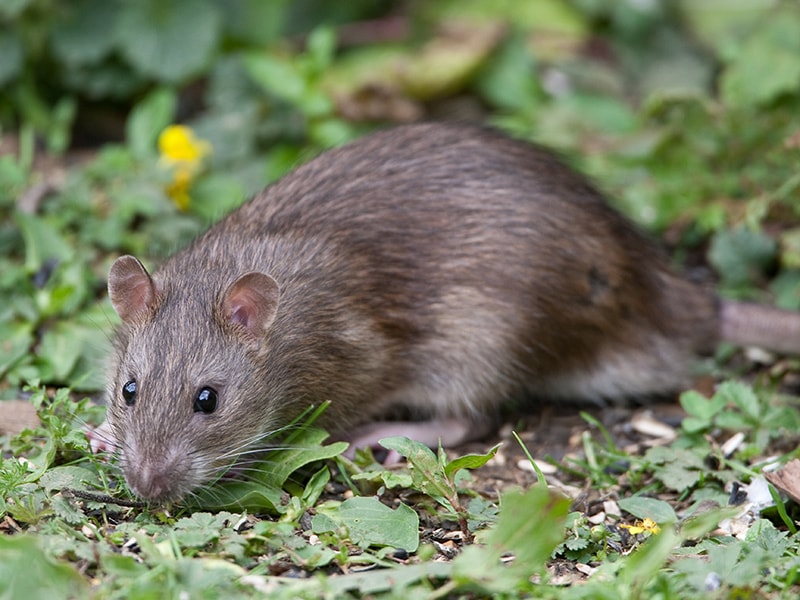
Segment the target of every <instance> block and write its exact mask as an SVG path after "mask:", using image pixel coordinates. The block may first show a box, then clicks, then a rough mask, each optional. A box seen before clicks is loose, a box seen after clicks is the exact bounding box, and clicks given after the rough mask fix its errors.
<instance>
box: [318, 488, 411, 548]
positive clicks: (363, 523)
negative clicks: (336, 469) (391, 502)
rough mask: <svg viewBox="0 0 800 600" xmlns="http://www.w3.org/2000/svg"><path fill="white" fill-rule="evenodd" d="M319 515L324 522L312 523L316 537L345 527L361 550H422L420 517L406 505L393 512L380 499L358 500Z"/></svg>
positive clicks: (326, 510)
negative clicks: (317, 534) (333, 526)
mask: <svg viewBox="0 0 800 600" xmlns="http://www.w3.org/2000/svg"><path fill="white" fill-rule="evenodd" d="M319 512H320V514H321V515H324V518H320V519H317V517H315V518H314V519H312V521H311V524H312V530H313V531H314V533H326V532H329V531H335V529H336V528H331V523H334V524H335V525H336V526H337V528H338V526H344V527H346V528H347V532H348V533H349V535H350V539H351V540H352V541H353V543H355V544H357V545H359V546H361V547H362V548H367V547H369V546H389V547H392V548H402V549H404V550H406V551H407V552H416V550H417V548H418V547H419V517H418V516H417V513H416V512H415V511H413V510H412V509H411V508H409V507H408V506H406V505H405V504H400V505H399V506H398V507H397V509H396V510H392V509H391V508H389V507H388V506H386V505H385V504H383V503H382V502H381V501H380V500H378V499H377V498H374V497H367V498H364V497H358V496H357V497H355V498H349V499H347V500H345V501H344V502H342V503H341V504H340V505H337V506H335V507H332V508H331V507H329V508H327V509H324V510H323V509H322V508H320V509H319Z"/></svg>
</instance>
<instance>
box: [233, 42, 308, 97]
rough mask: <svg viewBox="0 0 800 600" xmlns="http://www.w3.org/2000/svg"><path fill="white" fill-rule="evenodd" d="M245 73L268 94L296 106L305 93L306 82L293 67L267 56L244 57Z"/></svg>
mask: <svg viewBox="0 0 800 600" xmlns="http://www.w3.org/2000/svg"><path fill="white" fill-rule="evenodd" d="M244 65H245V68H246V69H247V73H248V74H249V75H250V77H252V78H253V81H255V82H256V83H257V84H258V85H259V86H261V88H262V89H263V90H264V91H265V92H268V93H269V94H271V95H273V96H275V97H276V98H280V99H281V100H284V101H285V102H288V103H289V104H291V105H292V106H297V105H299V104H301V102H302V101H303V96H304V95H305V93H306V81H305V79H304V78H303V76H302V74H301V73H300V72H299V71H298V70H297V68H296V67H295V65H294V64H293V63H291V62H289V61H288V60H286V59H283V58H276V57H274V56H271V55H269V54H263V53H259V54H255V53H253V54H249V55H247V56H245V57H244Z"/></svg>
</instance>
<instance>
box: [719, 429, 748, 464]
mask: <svg viewBox="0 0 800 600" xmlns="http://www.w3.org/2000/svg"><path fill="white" fill-rule="evenodd" d="M742 442H744V433H742V432H741V431H740V432H739V433H735V434H734V435H732V436H731V437H729V438H728V439H727V440H726V441H725V443H723V444H722V446H720V448H719V449H720V451H721V452H722V455H723V456H724V457H725V458H729V457H730V456H732V455H733V453H734V452H736V450H738V448H739V446H741V445H742Z"/></svg>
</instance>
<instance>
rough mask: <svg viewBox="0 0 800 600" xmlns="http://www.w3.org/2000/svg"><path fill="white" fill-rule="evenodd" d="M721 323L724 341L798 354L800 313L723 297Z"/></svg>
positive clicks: (799, 349) (799, 353)
mask: <svg viewBox="0 0 800 600" xmlns="http://www.w3.org/2000/svg"><path fill="white" fill-rule="evenodd" d="M720 323H721V332H720V333H721V338H722V340H723V341H726V342H731V343H732V344H736V345H737V346H758V347H759V348H763V349H765V350H769V351H772V352H778V353H780V354H796V355H798V356H800V312H795V311H789V310H782V309H780V308H774V307H771V306H764V305H761V304H750V303H747V302H735V301H732V300H723V301H722V307H721V311H720Z"/></svg>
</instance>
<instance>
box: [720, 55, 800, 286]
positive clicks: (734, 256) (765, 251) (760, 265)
mask: <svg viewBox="0 0 800 600" xmlns="http://www.w3.org/2000/svg"><path fill="white" fill-rule="evenodd" d="M799 64H800V63H799ZM777 252H778V247H777V244H776V242H775V240H773V239H772V238H771V237H769V236H767V235H766V234H764V233H761V232H756V231H752V230H750V229H747V228H744V227H738V228H736V229H733V230H723V231H719V232H717V233H716V234H715V235H714V237H713V238H712V240H711V248H710V249H709V251H708V260H709V262H711V264H712V265H713V266H714V268H715V269H716V270H717V271H718V273H719V275H720V276H721V277H722V281H723V283H724V285H726V286H729V287H734V288H738V287H742V286H747V285H749V284H752V283H753V282H754V281H758V280H759V279H760V278H761V276H762V274H763V273H764V272H765V271H766V270H767V269H768V268H769V267H770V266H771V265H772V264H774V262H775V259H776V257H777Z"/></svg>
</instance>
